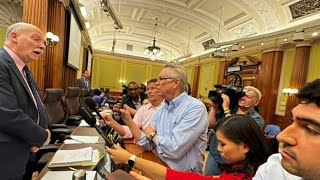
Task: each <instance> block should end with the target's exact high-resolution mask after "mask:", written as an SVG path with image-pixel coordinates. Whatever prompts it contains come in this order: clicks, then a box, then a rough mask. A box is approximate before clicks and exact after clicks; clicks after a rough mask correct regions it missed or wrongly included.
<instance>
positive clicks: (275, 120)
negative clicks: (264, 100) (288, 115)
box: [272, 114, 285, 130]
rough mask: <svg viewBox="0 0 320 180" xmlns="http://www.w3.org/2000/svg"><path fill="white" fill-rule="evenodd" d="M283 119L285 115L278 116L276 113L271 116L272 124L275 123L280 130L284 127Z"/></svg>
mask: <svg viewBox="0 0 320 180" xmlns="http://www.w3.org/2000/svg"><path fill="white" fill-rule="evenodd" d="M284 121H285V116H280V115H277V114H275V115H274V116H273V121H272V122H273V123H272V124H275V125H277V126H279V127H280V128H281V129H282V130H283V129H284V128H283V127H284V125H283V122H284Z"/></svg>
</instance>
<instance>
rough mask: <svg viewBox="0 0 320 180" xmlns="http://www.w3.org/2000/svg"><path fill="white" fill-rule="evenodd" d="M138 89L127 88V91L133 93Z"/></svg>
mask: <svg viewBox="0 0 320 180" xmlns="http://www.w3.org/2000/svg"><path fill="white" fill-rule="evenodd" d="M138 89H139V88H132V89H131V88H128V89H127V91H135V90H138Z"/></svg>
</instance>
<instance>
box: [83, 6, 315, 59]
mask: <svg viewBox="0 0 320 180" xmlns="http://www.w3.org/2000/svg"><path fill="white" fill-rule="evenodd" d="M79 2H80V3H81V4H83V5H85V8H86V10H87V14H88V15H87V17H86V19H87V20H88V21H89V22H90V24H91V27H90V28H89V29H88V32H89V35H90V37H91V41H92V44H93V48H94V49H98V50H106V51H111V48H112V42H113V38H114V33H115V30H114V28H113V26H112V25H113V20H112V19H111V18H110V17H109V18H108V17H107V15H106V13H105V12H104V11H103V10H102V9H101V6H100V1H99V0H79ZM110 2H111V4H112V6H113V9H114V10H115V11H116V14H117V15H118V17H119V19H120V21H121V23H122V24H123V29H122V30H118V31H117V32H116V35H115V39H116V46H115V52H116V53H130V52H128V51H126V46H127V44H129V45H133V52H131V53H134V54H139V55H143V52H144V49H145V47H147V46H150V45H151V44H152V39H153V36H152V35H153V29H154V24H155V19H156V18H158V28H157V32H158V33H157V34H156V39H157V42H156V45H157V46H159V47H160V48H161V49H162V50H164V55H163V58H164V59H166V60H170V59H171V60H172V59H175V58H178V57H181V56H184V55H186V54H189V53H192V54H194V55H195V54H199V53H201V52H203V51H204V48H203V46H202V43H203V42H204V41H207V40H209V39H211V38H213V39H214V40H215V41H216V42H224V41H230V40H235V39H239V38H244V37H249V36H254V35H259V34H265V33H271V32H274V31H278V30H282V29H285V28H288V27H291V26H293V25H297V24H301V23H302V22H306V21H308V20H307V18H303V21H301V20H300V22H297V21H296V20H295V21H293V20H292V16H291V12H290V10H289V7H288V6H289V5H290V4H292V3H295V2H297V1H291V0H111V1H110ZM221 11H222V15H221ZM220 15H221V26H220V27H221V30H220V31H219V23H220ZM318 15H319V14H318ZM308 18H310V17H308ZM298 21H299V20H298ZM218 36H219V39H218Z"/></svg>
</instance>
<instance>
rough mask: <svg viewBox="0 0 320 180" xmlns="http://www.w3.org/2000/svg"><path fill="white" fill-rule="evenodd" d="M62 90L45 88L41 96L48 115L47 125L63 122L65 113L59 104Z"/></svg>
mask: <svg viewBox="0 0 320 180" xmlns="http://www.w3.org/2000/svg"><path fill="white" fill-rule="evenodd" d="M63 95H64V93H63V90H62V89H59V88H47V89H46V90H45V94H44V97H43V100H42V102H43V105H44V107H45V108H46V113H47V116H48V125H49V127H50V124H64V123H65V120H66V114H65V111H64V109H63V106H62V104H61V100H62V96H63Z"/></svg>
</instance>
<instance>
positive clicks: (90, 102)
mask: <svg viewBox="0 0 320 180" xmlns="http://www.w3.org/2000/svg"><path fill="white" fill-rule="evenodd" d="M84 102H85V103H86V105H87V106H88V107H89V108H90V109H91V110H92V111H94V112H96V113H97V115H98V116H99V119H103V117H102V116H101V114H100V112H99V111H98V110H97V109H96V103H95V102H94V101H93V99H92V98H91V97H87V98H85V99H84ZM88 124H89V123H88Z"/></svg>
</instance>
